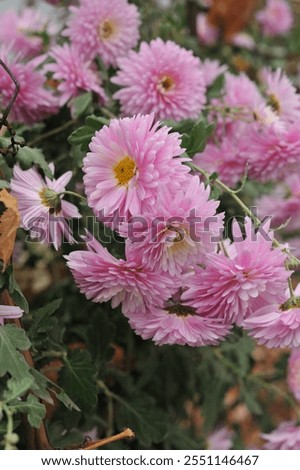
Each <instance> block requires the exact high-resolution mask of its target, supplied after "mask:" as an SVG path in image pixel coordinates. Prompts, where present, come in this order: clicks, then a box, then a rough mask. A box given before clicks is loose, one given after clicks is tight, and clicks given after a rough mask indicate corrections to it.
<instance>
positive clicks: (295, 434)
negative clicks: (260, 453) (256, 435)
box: [262, 421, 300, 450]
mask: <svg viewBox="0 0 300 470" xmlns="http://www.w3.org/2000/svg"><path fill="white" fill-rule="evenodd" d="M262 438H263V439H265V440H266V441H267V443H266V444H265V445H264V449H266V450H300V426H298V425H297V423H296V422H295V421H284V422H282V423H281V424H280V425H279V426H278V428H277V429H275V430H274V431H272V432H271V433H270V434H262Z"/></svg>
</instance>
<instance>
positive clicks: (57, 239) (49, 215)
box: [10, 164, 81, 250]
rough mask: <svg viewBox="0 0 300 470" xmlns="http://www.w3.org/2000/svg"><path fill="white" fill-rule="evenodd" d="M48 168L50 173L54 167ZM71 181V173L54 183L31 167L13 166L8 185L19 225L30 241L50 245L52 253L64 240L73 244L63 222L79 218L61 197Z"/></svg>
mask: <svg viewBox="0 0 300 470" xmlns="http://www.w3.org/2000/svg"><path fill="white" fill-rule="evenodd" d="M49 168H50V169H51V171H52V173H53V172H54V165H53V164H52V165H49ZM71 178H72V172H71V171H68V172H67V173H64V174H63V175H62V176H60V177H59V178H58V179H57V180H56V179H52V180H51V179H49V178H48V177H46V178H45V180H44V179H43V178H42V177H41V176H40V174H39V173H38V171H37V170H36V169H35V168H31V169H30V170H25V171H23V170H21V168H20V167H19V166H15V167H14V175H13V178H12V180H11V182H10V188H11V192H12V194H13V195H14V196H15V197H16V198H17V200H18V208H19V212H20V215H21V226H22V227H23V228H24V229H25V230H29V231H30V235H31V238H36V239H37V240H38V241H39V242H40V243H44V244H53V246H54V248H55V249H56V250H58V249H59V247H60V246H61V244H62V242H63V240H64V239H66V240H67V242H68V243H74V241H75V240H74V238H73V237H72V233H71V229H70V227H69V225H68V223H67V220H69V219H71V218H80V217H81V215H80V213H79V212H78V209H77V207H76V206H74V204H71V203H70V202H67V201H64V200H63V195H62V194H61V193H62V192H64V190H65V186H66V185H67V184H68V183H69V181H70V179H71Z"/></svg>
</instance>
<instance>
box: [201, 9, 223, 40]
mask: <svg viewBox="0 0 300 470" xmlns="http://www.w3.org/2000/svg"><path fill="white" fill-rule="evenodd" d="M196 31H197V36H198V39H199V42H200V44H205V45H206V46H213V45H215V44H216V42H217V41H218V39H219V36H220V31H219V29H218V28H217V27H216V26H214V25H212V24H210V23H209V21H208V16H207V14H206V13H199V14H198V15H197V18H196Z"/></svg>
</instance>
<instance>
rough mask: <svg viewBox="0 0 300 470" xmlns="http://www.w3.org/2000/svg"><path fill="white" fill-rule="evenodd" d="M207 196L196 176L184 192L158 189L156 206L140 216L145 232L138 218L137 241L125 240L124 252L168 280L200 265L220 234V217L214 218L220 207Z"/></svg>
mask: <svg viewBox="0 0 300 470" xmlns="http://www.w3.org/2000/svg"><path fill="white" fill-rule="evenodd" d="M209 195H210V188H209V187H207V188H206V189H205V188H204V185H203V183H200V181H199V178H198V176H194V177H191V178H190V179H189V183H188V185H187V187H186V189H185V190H184V189H183V190H179V191H177V192H176V194H175V195H172V194H170V192H169V191H168V189H167V188H166V189H161V190H160V192H159V193H158V198H157V202H156V204H155V205H154V206H153V207H152V208H151V210H150V212H147V211H146V212H144V213H143V220H144V221H145V222H146V223H145V226H144V230H143V228H141V227H140V218H138V220H137V223H138V227H139V229H138V237H137V241H134V240H133V239H131V237H129V238H128V239H127V240H126V249H127V252H134V253H135V255H136V256H138V257H140V258H141V260H142V262H143V264H145V265H146V266H148V267H150V268H151V269H153V270H158V271H160V270H161V271H164V272H168V273H169V274H170V275H171V276H179V275H180V274H181V273H182V271H183V270H185V269H187V268H189V266H190V265H192V266H194V265H195V264H196V263H201V262H202V261H203V259H204V258H205V256H206V254H207V253H208V252H211V251H214V250H215V249H216V245H217V242H218V241H219V239H220V238H221V235H222V232H223V224H222V216H221V215H217V214H216V209H217V207H218V205H219V203H218V202H216V201H214V200H213V199H212V200H209ZM130 225H131V224H130V221H129V226H130ZM132 225H134V224H132ZM133 230H134V229H133V228H132V231H133ZM127 235H128V234H127ZM141 239H142V240H141Z"/></svg>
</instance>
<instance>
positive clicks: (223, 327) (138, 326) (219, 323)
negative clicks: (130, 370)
mask: <svg viewBox="0 0 300 470" xmlns="http://www.w3.org/2000/svg"><path fill="white" fill-rule="evenodd" d="M163 298H164V299H166V294H163ZM128 319H129V324H130V326H131V328H132V329H133V330H134V331H135V332H136V334H138V335H140V336H141V337H142V338H143V339H152V341H154V342H155V344H157V345H159V346H162V345H164V344H181V345H188V346H193V347H199V346H207V345H217V344H219V342H220V341H222V340H223V339H224V338H225V336H227V335H228V334H229V332H230V329H231V325H230V324H226V323H225V322H224V321H223V320H219V319H214V318H206V317H203V316H201V315H199V314H197V313H196V312H195V309H193V308H191V307H190V306H188V305H186V304H185V303H184V302H182V301H181V300H180V298H179V299H176V301H174V300H172V299H169V300H165V302H164V304H163V305H160V306H158V305H150V306H149V307H148V309H147V311H146V312H142V311H141V310H140V309H136V310H135V311H132V312H131V313H130V314H129V315H128Z"/></svg>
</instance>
